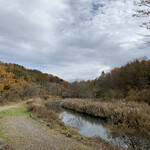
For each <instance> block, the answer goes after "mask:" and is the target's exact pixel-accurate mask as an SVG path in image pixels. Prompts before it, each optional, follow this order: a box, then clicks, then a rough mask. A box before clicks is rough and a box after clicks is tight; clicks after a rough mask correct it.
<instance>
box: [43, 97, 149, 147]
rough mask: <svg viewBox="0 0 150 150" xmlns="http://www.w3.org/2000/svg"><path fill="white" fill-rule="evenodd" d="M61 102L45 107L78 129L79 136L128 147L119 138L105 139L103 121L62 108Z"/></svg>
mask: <svg viewBox="0 0 150 150" xmlns="http://www.w3.org/2000/svg"><path fill="white" fill-rule="evenodd" d="M62 101H63V100H59V101H52V102H48V103H47V104H46V107H47V108H48V109H49V110H53V111H55V112H56V113H59V115H60V117H61V118H62V121H63V122H64V123H65V124H67V125H69V126H71V127H77V128H79V129H80V130H79V132H80V134H82V135H84V136H87V137H94V136H99V137H101V138H103V139H105V140H106V141H108V142H109V143H111V144H112V145H118V146H121V147H124V148H127V147H128V145H126V144H125V143H124V142H122V140H121V139H120V138H108V137H107V133H106V132H107V131H108V128H107V122H106V121H105V120H103V119H100V118H96V117H92V116H89V115H86V114H83V113H77V112H75V111H71V110H68V109H65V108H62V107H61V106H60V103H61V102H62ZM135 137H136V136H135ZM137 138H138V139H140V142H142V139H143V138H139V137H137ZM148 140H149V139H148ZM143 141H144V140H143ZM142 150H146V149H142Z"/></svg>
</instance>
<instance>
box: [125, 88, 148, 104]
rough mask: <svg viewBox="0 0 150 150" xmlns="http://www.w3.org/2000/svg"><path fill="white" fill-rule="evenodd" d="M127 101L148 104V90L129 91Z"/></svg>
mask: <svg viewBox="0 0 150 150" xmlns="http://www.w3.org/2000/svg"><path fill="white" fill-rule="evenodd" d="M126 99H127V100H129V101H137V102H146V103H148V104H150V90H149V89H145V90H140V91H138V90H137V91H136V90H131V91H130V92H129V96H128V97H127V98H126Z"/></svg>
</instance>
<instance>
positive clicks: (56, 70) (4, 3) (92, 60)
mask: <svg viewBox="0 0 150 150" xmlns="http://www.w3.org/2000/svg"><path fill="white" fill-rule="evenodd" d="M134 7H135V6H134V4H133V1H132V0H0V60H1V61H4V62H11V63H18V64H20V65H23V66H25V67H27V68H32V69H38V70H41V71H42V72H46V73H51V74H53V75H57V76H59V77H61V78H63V79H65V80H69V81H70V80H73V79H85V80H87V79H94V78H96V77H98V76H99V75H100V74H101V71H102V70H104V71H105V72H108V71H110V70H111V69H113V67H118V66H121V65H124V64H125V63H126V62H127V61H131V60H133V59H135V58H139V57H142V56H147V57H148V58H149V57H150V50H149V49H150V47H149V48H145V49H139V47H142V46H144V42H145V41H146V39H144V37H142V36H140V35H138V34H141V33H142V34H143V33H146V32H148V31H146V30H144V29H142V28H140V27H139V25H140V21H141V19H138V18H133V17H132V14H133V13H134V9H135V8H134Z"/></svg>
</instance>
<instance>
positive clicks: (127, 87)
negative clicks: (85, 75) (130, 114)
mask: <svg viewBox="0 0 150 150" xmlns="http://www.w3.org/2000/svg"><path fill="white" fill-rule="evenodd" d="M149 89H150V60H146V59H145V58H141V59H136V60H134V61H133V62H129V63H127V64H126V65H125V66H122V67H120V68H114V69H113V70H112V71H111V72H109V73H106V74H105V73H104V72H102V74H101V76H100V77H98V78H97V79H95V80H88V81H79V82H77V81H75V82H73V83H70V84H69V86H68V87H67V88H66V91H67V92H65V93H67V94H66V97H72V98H89V99H99V100H105V101H110V100H114V99H125V98H126V97H128V96H131V93H132V92H133V91H134V93H137V94H138V95H139V96H140V95H141V94H142V93H141V91H142V92H147V94H148V93H149ZM140 93H141V94H140ZM147 94H146V95H147ZM146 95H145V96H146ZM132 96H134V95H132ZM143 96H144V95H143ZM134 99H137V101H143V102H146V103H149V102H150V99H149V98H148V96H147V98H144V97H143V98H142V99H140V100H138V98H134Z"/></svg>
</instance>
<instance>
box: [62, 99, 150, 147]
mask: <svg viewBox="0 0 150 150" xmlns="http://www.w3.org/2000/svg"><path fill="white" fill-rule="evenodd" d="M61 106H62V107H64V108H68V109H71V110H74V111H76V112H80V113H86V114H88V115H91V116H96V117H100V118H103V119H105V120H107V121H108V125H109V128H110V133H109V134H110V135H111V136H113V137H114V138H119V139H120V140H121V141H122V142H123V143H127V144H128V146H129V147H130V146H131V147H132V148H133V149H134V147H138V148H140V147H141V146H142V147H144V146H145V147H146V148H145V149H147V148H148V147H150V142H149V141H150V116H149V114H150V106H149V105H148V104H146V103H138V102H134V101H132V102H131V101H125V100H124V101H117V100H116V101H111V102H104V101H92V100H89V99H68V100H66V101H63V102H62V103H61ZM139 137H140V138H139Z"/></svg>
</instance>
